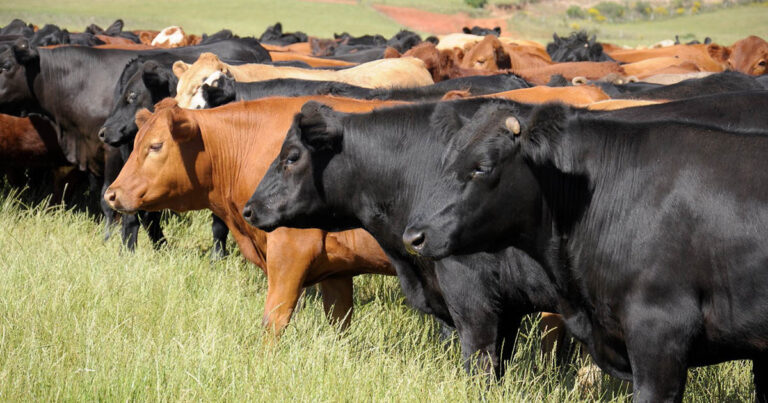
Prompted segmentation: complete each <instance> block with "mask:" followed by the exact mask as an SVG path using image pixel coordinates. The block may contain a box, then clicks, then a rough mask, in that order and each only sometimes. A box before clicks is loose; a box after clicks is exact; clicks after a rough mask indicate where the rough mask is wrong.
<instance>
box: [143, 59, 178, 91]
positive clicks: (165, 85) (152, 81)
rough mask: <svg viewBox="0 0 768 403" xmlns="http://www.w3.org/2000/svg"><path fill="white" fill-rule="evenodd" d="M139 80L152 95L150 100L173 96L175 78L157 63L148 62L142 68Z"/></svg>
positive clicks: (176, 81)
mask: <svg viewBox="0 0 768 403" xmlns="http://www.w3.org/2000/svg"><path fill="white" fill-rule="evenodd" d="M141 80H142V81H143V82H144V85H145V86H146V87H147V88H148V89H149V92H150V93H151V94H152V99H153V100H154V99H162V98H167V97H170V96H173V95H175V92H176V84H177V83H178V80H177V79H176V76H174V75H173V74H171V72H170V71H169V70H168V69H167V68H163V67H161V66H160V65H159V64H157V62H155V61H153V60H149V61H146V62H144V65H143V67H142V74H141Z"/></svg>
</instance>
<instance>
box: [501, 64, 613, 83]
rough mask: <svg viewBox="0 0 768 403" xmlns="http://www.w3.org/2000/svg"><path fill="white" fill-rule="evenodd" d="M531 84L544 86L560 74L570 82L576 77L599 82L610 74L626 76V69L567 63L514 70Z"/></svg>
mask: <svg viewBox="0 0 768 403" xmlns="http://www.w3.org/2000/svg"><path fill="white" fill-rule="evenodd" d="M512 72H513V73H515V74H517V75H519V76H520V77H523V78H524V79H526V80H528V81H529V82H531V83H533V84H537V85H544V84H547V83H548V82H549V79H550V77H551V76H553V75H556V74H560V75H562V76H563V77H565V78H566V79H568V80H573V78H574V77H586V78H587V79H588V80H599V79H601V78H603V77H605V76H607V75H609V74H619V75H625V74H624V69H622V68H621V66H619V64H618V63H614V62H567V63H554V64H551V65H549V66H542V67H538V68H529V69H521V70H512Z"/></svg>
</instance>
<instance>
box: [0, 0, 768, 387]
mask: <svg viewBox="0 0 768 403" xmlns="http://www.w3.org/2000/svg"><path fill="white" fill-rule="evenodd" d="M376 3H380V4H391V5H398V6H403V5H413V4H415V5H416V6H419V7H423V8H424V9H427V10H430V11H436V12H455V11H467V10H466V7H465V6H464V5H463V3H461V2H460V1H458V0H451V1H449V2H445V4H441V5H430V4H431V2H426V1H421V0H420V1H417V2H413V3H412V2H407V1H404V0H390V1H380V2H376ZM278 4H279V5H278ZM370 4H371V3H370V2H368V1H362V2H358V4H355V5H350V4H340V3H325V2H310V1H299V0H285V1H281V2H279V3H276V2H270V1H265V0H257V1H244V0H234V1H230V2H227V4H220V3H217V2H205V1H201V0H191V1H180V0H179V1H168V2H162V3H158V2H149V1H146V0H126V1H121V2H117V1H111V0H96V1H83V0H73V1H69V2H66V3H62V2H54V1H51V0H30V1H26V2H15V3H10V2H6V3H4V4H0V26H1V25H4V24H6V23H7V22H8V21H10V20H11V19H12V18H21V19H23V20H25V21H30V22H34V23H39V24H42V23H46V22H50V23H56V24H59V25H61V26H62V27H66V28H70V29H72V30H78V31H79V30H82V28H83V27H85V26H86V25H88V24H90V23H97V24H100V25H102V26H107V25H109V23H111V22H112V21H114V19H116V18H123V19H124V20H125V22H126V27H127V29H138V28H155V29H156V28H162V27H165V26H168V25H171V24H176V25H181V26H183V28H184V29H185V30H186V31H187V33H202V32H208V33H212V32H215V31H217V30H219V29H221V28H229V29H231V30H232V31H233V32H235V33H236V34H239V35H243V36H245V35H256V36H258V35H259V34H260V33H261V32H263V30H264V29H265V28H266V26H267V25H271V24H274V23H275V22H276V21H281V22H282V23H283V26H284V27H285V29H286V31H295V30H301V31H304V32H307V33H308V34H311V35H318V36H325V37H328V36H331V35H332V34H333V33H334V32H341V31H348V32H350V33H352V34H356V35H361V34H366V33H370V34H373V33H378V34H382V35H385V36H391V35H392V34H394V33H396V32H397V31H398V30H399V29H400V28H401V27H400V26H399V25H398V24H397V23H395V22H394V21H393V20H390V19H388V18H386V17H385V16H384V15H382V14H380V13H378V12H377V11H375V10H374V9H373V8H371V7H370V6H369V5H370ZM233 16H236V17H233ZM538 18H543V17H536V16H521V17H519V18H513V19H511V20H509V24H510V27H512V28H513V30H514V32H515V33H519V34H521V35H522V36H525V37H528V38H531V39H539V40H546V39H548V38H549V37H550V36H551V32H552V30H553V29H554V30H557V31H558V32H563V33H566V32H569V31H570V28H567V26H566V24H564V23H562V21H560V20H559V19H552V20H548V21H546V22H544V20H543V19H542V20H541V21H540V22H537V21H539V20H537V19H538ZM766 20H768V7H765V6H763V5H756V6H748V7H739V8H733V9H727V10H720V11H717V12H713V13H709V14H702V15H698V16H691V17H681V18H677V19H670V20H666V21H662V22H658V23H649V22H644V23H632V24H630V23H627V24H621V25H619V24H615V25H614V24H604V25H600V26H599V27H592V26H590V27H587V28H591V29H599V34H598V35H599V36H598V39H600V40H606V41H613V42H615V43H619V44H636V43H650V42H655V41H656V40H658V39H664V38H669V37H670V36H674V34H676V33H681V34H688V33H691V34H693V35H695V36H697V37H698V38H699V39H703V37H704V36H711V37H713V38H714V39H715V40H716V41H721V42H722V43H723V44H730V43H731V42H733V41H734V40H735V39H737V38H742V37H744V36H746V35H748V34H757V35H760V36H763V37H766V36H768V31H766V27H767V26H766V25H765V24H763V25H760V22H762V21H766ZM745 21H746V22H745ZM45 194H46V193H45V192H44V191H43V190H42V189H29V188H25V189H22V190H19V189H15V188H11V186H10V185H9V184H8V183H7V182H2V181H0V228H1V230H0V400H2V401H51V400H56V401H58V400H66V401H92V400H107V401H120V400H122V401H126V400H131V401H146V400H153V401H193V400H194V401H200V400H204V401H223V400H226V401H292V400H299V401H358V400H363V401H408V402H411V401H419V402H421V401H436V402H442V401H516V402H517V401H520V402H523V401H525V402H540V401H541V402H543V401H546V402H562V401H567V402H572V401H597V400H599V401H609V402H614V401H615V402H624V401H631V391H632V390H631V386H628V384H626V383H622V382H619V381H617V380H616V379H615V378H611V377H609V376H607V375H601V376H600V378H599V379H597V380H594V382H593V383H592V384H591V385H590V386H588V387H586V388H584V387H582V385H581V384H580V383H579V381H578V379H579V375H578V374H579V371H580V370H582V371H583V370H584V369H585V368H587V367H588V366H589V365H590V363H591V361H590V359H589V358H588V357H587V356H586V355H583V356H582V355H579V354H574V355H572V356H571V357H569V358H568V359H567V361H566V362H560V363H557V362H555V359H554V357H544V356H542V355H541V353H540V344H541V343H540V337H541V334H540V332H539V329H538V326H537V323H538V316H535V315H534V316H529V317H528V318H527V319H526V320H525V322H524V325H523V328H522V330H521V332H520V336H519V338H518V340H517V347H516V351H515V354H514V358H513V360H512V362H511V363H510V366H509V367H508V369H507V373H506V375H505V376H504V377H503V378H502V379H501V380H500V381H499V382H495V381H492V380H490V379H489V378H488V377H487V376H485V375H472V374H467V373H466V372H465V371H464V368H463V362H462V357H461V347H460V344H459V340H458V337H457V336H456V335H455V334H454V335H453V336H451V337H449V338H445V337H444V336H442V335H441V334H440V329H439V325H438V323H437V322H436V321H435V320H433V319H432V318H431V317H429V316H426V315H423V314H420V313H418V312H417V311H415V310H413V309H411V308H410V307H409V306H408V304H407V303H406V301H405V297H404V296H403V293H402V292H401V290H400V285H399V283H398V280H397V278H395V277H383V276H373V275H363V276H358V277H355V279H354V284H355V295H354V314H353V320H352V324H351V326H350V327H349V329H347V330H345V331H340V330H339V329H337V328H335V327H334V326H332V325H329V323H328V321H327V319H326V317H325V315H324V313H323V309H322V302H321V300H320V296H319V292H318V291H317V290H316V289H315V288H314V287H312V288H309V289H308V290H307V291H306V292H305V294H304V296H303V297H302V300H301V301H300V303H299V308H298V309H297V311H296V312H295V314H294V315H293V317H292V319H291V322H290V324H289V325H288V327H287V328H286V330H285V332H284V333H283V335H282V337H281V338H280V339H279V340H275V339H273V338H272V337H271V336H270V335H269V334H268V332H267V331H266V330H265V329H264V327H263V325H262V314H263V311H264V305H265V298H266V294H267V280H266V276H265V275H264V274H263V272H262V271H261V270H260V269H259V268H258V267H256V266H254V265H253V264H252V263H250V262H248V261H246V260H245V259H244V258H243V257H242V256H241V255H240V253H239V251H238V247H237V245H236V244H235V243H234V241H233V239H232V237H230V238H229V241H228V248H229V256H227V257H226V258H224V259H222V260H220V261H215V262H212V261H211V260H210V256H209V253H210V248H211V231H210V214H209V212H207V211H199V212H190V213H183V214H170V213H169V214H166V215H164V219H163V230H164V232H165V235H166V238H167V240H168V243H167V245H165V246H163V247H160V248H159V249H154V248H153V247H152V246H151V244H150V242H149V239H148V238H147V235H146V232H145V231H144V230H141V231H140V233H139V234H140V235H139V241H138V246H137V248H136V251H135V253H129V252H127V251H125V250H124V248H123V247H122V246H121V240H120V234H119V229H117V227H116V228H115V230H114V231H113V236H112V238H111V239H109V240H108V241H106V242H105V241H104V240H103V233H104V228H103V221H102V218H101V217H100V216H99V217H95V216H93V215H90V214H88V213H86V212H84V211H83V209H79V208H65V207H62V206H49V203H48V199H47V198H46V197H45V196H44V195H45ZM753 395H754V386H753V382H752V372H751V363H750V362H749V361H732V362H727V363H724V364H720V365H715V366H710V367H706V368H693V369H690V370H689V371H688V383H687V388H686V391H685V401H691V402H723V401H749V400H751V399H752V398H753Z"/></svg>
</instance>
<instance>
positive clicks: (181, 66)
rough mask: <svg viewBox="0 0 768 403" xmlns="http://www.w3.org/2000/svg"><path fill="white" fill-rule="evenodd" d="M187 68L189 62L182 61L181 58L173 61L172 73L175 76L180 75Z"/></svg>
mask: <svg viewBox="0 0 768 403" xmlns="http://www.w3.org/2000/svg"><path fill="white" fill-rule="evenodd" d="M187 70H189V64H187V63H184V62H182V61H181V60H177V61H175V62H174V63H173V74H174V75H176V77H181V75H182V74H184V72H186V71H187Z"/></svg>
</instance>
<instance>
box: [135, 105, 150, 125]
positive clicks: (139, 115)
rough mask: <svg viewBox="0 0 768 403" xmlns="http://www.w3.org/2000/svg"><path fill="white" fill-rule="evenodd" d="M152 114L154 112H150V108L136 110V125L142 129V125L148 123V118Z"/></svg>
mask: <svg viewBox="0 0 768 403" xmlns="http://www.w3.org/2000/svg"><path fill="white" fill-rule="evenodd" d="M151 116H152V112H150V111H149V109H147V108H142V109H139V111H138V112H136V127H138V128H139V129H141V126H144V123H147V120H149V118H150V117H151Z"/></svg>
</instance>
